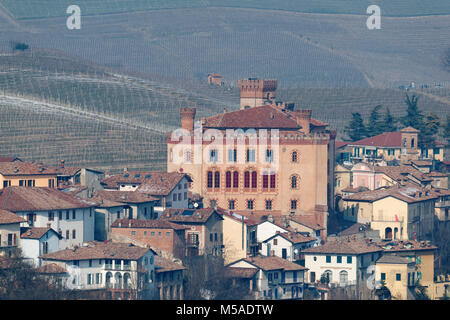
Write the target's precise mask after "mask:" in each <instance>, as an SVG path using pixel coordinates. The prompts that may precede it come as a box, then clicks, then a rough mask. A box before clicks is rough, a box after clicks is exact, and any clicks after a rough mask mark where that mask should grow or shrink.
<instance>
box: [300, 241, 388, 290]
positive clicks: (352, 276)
mask: <svg viewBox="0 0 450 320" xmlns="http://www.w3.org/2000/svg"><path fill="white" fill-rule="evenodd" d="M382 252H383V249H382V248H380V247H379V246H377V245H376V244H375V243H374V242H373V243H372V242H370V240H369V239H366V240H354V239H350V238H348V239H346V240H342V241H329V242H327V243H325V244H324V245H321V246H317V247H313V248H308V249H305V250H303V251H302V253H303V254H304V255H305V267H306V268H308V270H309V272H308V282H309V283H311V284H317V283H320V282H324V283H328V284H329V285H330V286H338V287H347V286H353V287H354V288H355V291H354V292H353V294H354V296H355V297H356V298H357V299H361V298H362V296H363V294H364V293H363V292H360V291H359V288H360V287H361V284H365V283H366V281H367V279H368V277H369V276H370V275H371V274H372V272H374V270H370V269H368V268H369V266H371V265H375V262H376V261H377V260H378V258H379V257H381V255H382Z"/></svg>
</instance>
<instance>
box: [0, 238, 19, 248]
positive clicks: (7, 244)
mask: <svg viewBox="0 0 450 320" xmlns="http://www.w3.org/2000/svg"><path fill="white" fill-rule="evenodd" d="M0 247H2V248H7V247H17V243H16V242H14V241H9V240H8V241H2V242H0Z"/></svg>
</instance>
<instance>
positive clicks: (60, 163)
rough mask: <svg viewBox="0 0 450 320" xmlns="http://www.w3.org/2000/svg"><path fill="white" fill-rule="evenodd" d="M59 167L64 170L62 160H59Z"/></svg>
mask: <svg viewBox="0 0 450 320" xmlns="http://www.w3.org/2000/svg"><path fill="white" fill-rule="evenodd" d="M59 166H60V167H61V168H64V160H61V161H60V162H59Z"/></svg>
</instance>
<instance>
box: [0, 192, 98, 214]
mask: <svg viewBox="0 0 450 320" xmlns="http://www.w3.org/2000/svg"><path fill="white" fill-rule="evenodd" d="M95 205H96V203H94V202H92V201H88V200H85V199H80V198H76V197H74V196H71V195H69V194H67V193H65V192H62V191H59V190H57V189H53V188H37V187H8V188H5V189H3V190H2V191H1V194H0V208H2V209H5V210H9V211H13V212H17V211H43V210H57V209H76V208H90V207H94V206H95Z"/></svg>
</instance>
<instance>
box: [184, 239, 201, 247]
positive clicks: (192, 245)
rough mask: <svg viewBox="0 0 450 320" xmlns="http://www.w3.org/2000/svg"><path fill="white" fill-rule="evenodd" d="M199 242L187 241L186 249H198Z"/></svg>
mask: <svg viewBox="0 0 450 320" xmlns="http://www.w3.org/2000/svg"><path fill="white" fill-rule="evenodd" d="M198 246H199V241H198V240H189V241H187V242H186V247H195V248H198Z"/></svg>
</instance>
